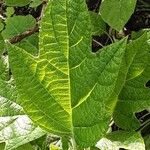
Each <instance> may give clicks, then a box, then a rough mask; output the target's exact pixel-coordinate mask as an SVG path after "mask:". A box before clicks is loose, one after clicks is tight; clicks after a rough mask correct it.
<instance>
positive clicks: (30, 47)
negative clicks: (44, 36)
mask: <svg viewBox="0 0 150 150" xmlns="http://www.w3.org/2000/svg"><path fill="white" fill-rule="evenodd" d="M38 42H39V38H38V34H37V33H35V34H33V35H31V36H29V37H27V38H24V39H23V40H21V41H20V42H18V43H16V45H17V46H18V47H20V48H23V49H24V50H26V51H27V52H28V53H30V54H32V55H37V53H38V49H39V47H38Z"/></svg>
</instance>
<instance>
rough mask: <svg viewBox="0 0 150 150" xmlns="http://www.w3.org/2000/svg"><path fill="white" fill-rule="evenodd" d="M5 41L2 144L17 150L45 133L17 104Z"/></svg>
mask: <svg viewBox="0 0 150 150" xmlns="http://www.w3.org/2000/svg"><path fill="white" fill-rule="evenodd" d="M3 49H4V41H3V39H2V38H1V39H0V143H3V142H5V143H6V144H5V150H11V149H16V148H17V147H18V146H20V145H23V144H25V143H28V142H30V141H32V140H34V139H36V138H38V137H40V136H42V135H44V134H45V132H44V131H43V130H42V129H40V128H39V127H36V126H35V125H34V124H33V123H32V121H31V120H30V119H29V118H28V117H27V116H26V115H24V111H23V109H22V107H21V106H19V105H18V104H16V103H15V101H16V99H17V93H16V88H15V86H14V84H13V80H12V78H10V79H9V78H8V77H7V76H9V75H8V74H9V72H8V62H7V61H8V60H7V59H6V57H5V56H4V55H3Z"/></svg>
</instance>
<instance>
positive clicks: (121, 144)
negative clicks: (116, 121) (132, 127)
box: [96, 131, 145, 150]
mask: <svg viewBox="0 0 150 150" xmlns="http://www.w3.org/2000/svg"><path fill="white" fill-rule="evenodd" d="M96 146H97V147H98V148H99V149H100V150H120V148H123V149H128V150H145V145H144V141H143V138H142V137H141V135H140V134H139V133H136V132H125V131H116V132H112V133H109V134H108V135H107V136H106V137H105V138H102V139H101V140H100V141H99V142H98V143H97V145H96Z"/></svg>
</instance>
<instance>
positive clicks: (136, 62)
mask: <svg viewBox="0 0 150 150" xmlns="http://www.w3.org/2000/svg"><path fill="white" fill-rule="evenodd" d="M126 54H127V56H128V59H126V60H127V64H129V63H130V64H131V65H130V68H129V69H128V75H127V79H126V83H125V85H124V87H123V89H122V91H121V93H120V95H119V100H118V102H117V105H116V109H115V111H114V120H115V123H116V124H117V125H118V126H120V127H121V128H124V129H128V130H135V129H137V128H139V127H140V123H139V121H138V120H137V119H136V118H135V115H134V113H135V112H139V111H142V110H144V109H145V108H149V107H150V89H149V88H148V87H146V83H147V82H148V81H149V80H150V75H149V72H150V64H149V63H150V55H149V46H148V43H147V34H144V35H142V36H141V37H140V38H138V39H137V40H135V41H133V42H131V43H130V44H129V45H128V46H127V52H126ZM130 58H132V59H130ZM130 60H131V61H130Z"/></svg>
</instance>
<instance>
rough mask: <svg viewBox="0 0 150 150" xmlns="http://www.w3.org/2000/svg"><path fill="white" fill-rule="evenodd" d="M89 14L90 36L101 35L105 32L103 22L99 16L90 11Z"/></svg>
mask: <svg viewBox="0 0 150 150" xmlns="http://www.w3.org/2000/svg"><path fill="white" fill-rule="evenodd" d="M89 13H90V18H91V23H92V34H93V35H101V34H103V33H105V32H106V24H105V22H104V21H103V19H102V17H101V15H100V14H97V13H94V12H92V11H90V12H89Z"/></svg>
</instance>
